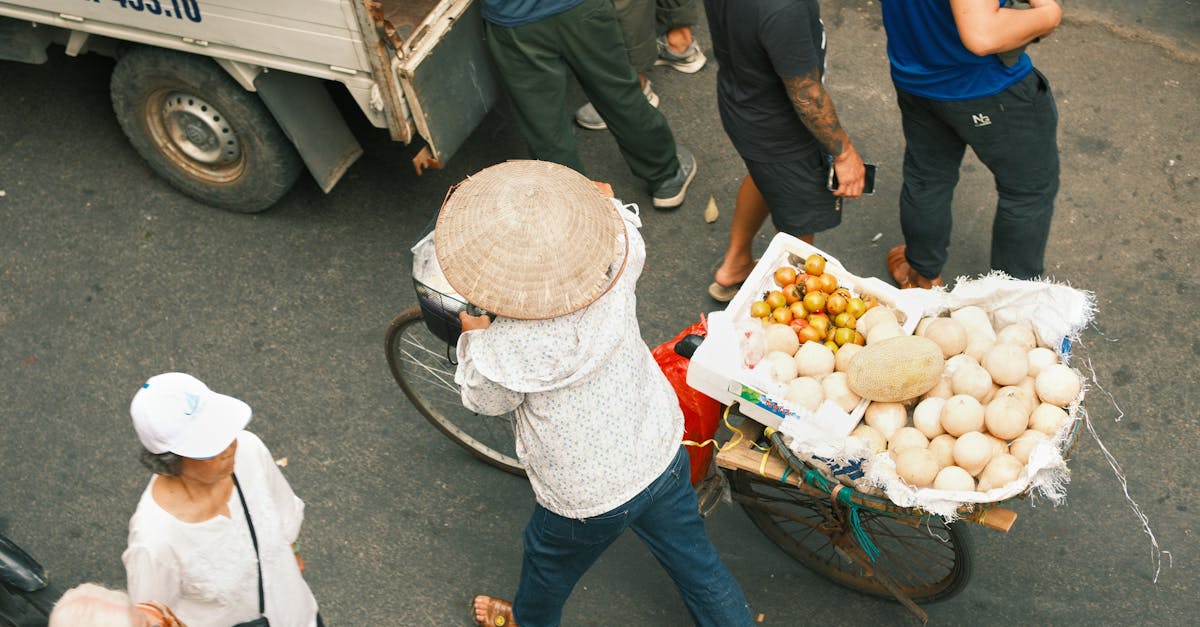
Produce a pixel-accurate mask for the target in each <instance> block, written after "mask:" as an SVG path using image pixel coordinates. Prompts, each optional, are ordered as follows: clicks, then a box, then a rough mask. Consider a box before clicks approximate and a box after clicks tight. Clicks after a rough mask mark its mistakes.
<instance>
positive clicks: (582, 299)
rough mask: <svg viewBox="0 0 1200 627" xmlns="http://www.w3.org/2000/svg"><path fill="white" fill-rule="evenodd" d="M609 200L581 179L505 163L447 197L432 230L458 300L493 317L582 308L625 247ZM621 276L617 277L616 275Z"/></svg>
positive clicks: (537, 164)
mask: <svg viewBox="0 0 1200 627" xmlns="http://www.w3.org/2000/svg"><path fill="white" fill-rule="evenodd" d="M624 228H625V226H624V221H623V220H621V217H620V215H619V214H618V213H617V209H616V207H615V206H614V205H613V203H612V202H611V201H610V200H609V199H608V198H605V197H604V196H603V195H602V194H601V193H600V191H599V190H598V189H596V186H595V185H594V184H593V183H592V182H591V181H589V180H588V179H587V178H586V177H584V176H583V175H582V174H580V173H578V172H576V171H575V170H572V169H570V168H568V167H566V166H562V165H558V164H556V163H549V162H545V161H507V162H505V163H500V164H497V165H494V166H491V167H489V168H486V169H484V170H481V171H480V172H478V173H476V174H474V175H472V176H470V177H468V178H467V179H466V180H465V181H463V182H462V183H459V185H458V186H457V188H456V189H453V190H451V193H450V196H449V197H448V198H447V199H446V202H445V203H444V204H443V205H442V210H441V213H440V214H439V215H438V220H437V226H436V231H435V232H434V248H435V250H436V251H437V259H438V263H439V264H440V265H441V267H442V272H443V273H444V274H445V276H446V281H447V282H449V283H450V285H451V287H453V288H454V290H455V291H457V292H458V293H459V294H461V295H462V296H463V297H464V298H466V299H467V301H468V302H470V303H471V304H473V305H476V306H478V307H482V308H483V309H485V310H487V311H489V312H491V313H494V314H496V315H499V316H505V317H508V318H519V319H524V320H540V319H544V318H553V317H556V316H562V315H565V314H568V313H571V312H573V311H577V310H579V309H582V308H583V307H585V306H587V305H589V304H590V303H592V302H593V301H595V300H596V299H597V298H599V297H600V296H601V295H602V294H603V293H604V292H605V291H606V290H607V289H608V287H609V285H610V284H611V283H612V281H613V280H614V279H615V276H610V273H609V269H610V267H611V266H612V265H613V263H614V262H616V261H620V262H621V263H620V267H621V268H624V257H623V256H624V255H625V254H626V250H625V248H618V245H617V236H618V234H620V233H623V232H624ZM616 274H619V271H618V272H617V273H616Z"/></svg>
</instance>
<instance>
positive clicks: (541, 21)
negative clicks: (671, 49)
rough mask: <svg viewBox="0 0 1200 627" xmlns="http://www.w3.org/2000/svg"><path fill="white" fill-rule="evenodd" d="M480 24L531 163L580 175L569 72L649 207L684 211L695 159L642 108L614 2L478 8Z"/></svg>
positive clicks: (508, 0) (495, 3) (487, 0)
mask: <svg viewBox="0 0 1200 627" xmlns="http://www.w3.org/2000/svg"><path fill="white" fill-rule="evenodd" d="M483 18H484V22H485V28H486V33H487V43H488V49H489V50H490V51H491V53H492V58H493V59H495V61H496V66H497V69H498V70H499V74H500V79H501V82H503V83H504V85H505V87H506V88H507V91H508V93H509V95H510V96H511V97H512V100H513V104H514V105H515V108H516V113H517V121H518V123H519V125H520V127H521V131H522V134H523V135H524V137H525V141H526V142H528V144H529V148H530V151H531V152H532V153H533V156H534V158H535V159H538V160H542V161H552V162H554V163H560V164H562V165H565V166H567V167H569V168H572V169H574V170H576V171H577V172H580V173H583V172H584V171H585V170H584V166H583V160H582V158H581V157H580V156H579V147H578V145H577V144H576V141H575V135H574V133H573V132H572V130H571V113H570V112H569V111H567V109H566V88H567V83H566V81H567V71H568V70H570V71H571V72H572V73H573V74H574V75H575V78H576V79H577V80H578V81H579V85H580V87H582V88H583V91H584V93H585V94H587V97H588V99H589V100H590V101H591V103H592V104H593V105H594V106H595V108H596V110H597V111H598V112H599V113H600V115H601V116H602V117H603V119H604V120H606V121H607V123H608V127H609V129H610V130H611V131H612V134H613V138H614V139H616V141H617V147H618V148H619V149H620V151H621V156H622V157H623V158H624V160H625V163H626V165H628V166H629V169H630V171H631V172H633V174H634V175H635V176H637V177H638V178H641V179H642V180H644V181H646V182H647V183H648V184H649V187H650V194H651V197H652V201H653V205H654V207H655V208H658V209H674V208H676V207H679V206H680V205H682V204H683V201H684V198H685V197H686V195H687V189H688V186H689V185H691V182H692V179H693V178H694V177H695V176H696V159H695V157H694V156H693V155H692V153H691V151H690V150H688V149H686V148H684V147H683V146H678V145H677V144H676V143H675V136H674V135H673V134H672V132H671V127H670V126H668V124H667V119H666V118H665V117H663V114H662V112H660V111H659V110H658V109H656V108H655V107H653V106H651V104H650V103H649V102H648V101H647V96H646V95H645V94H644V93H643V91H642V86H641V83H640V82H639V81H638V77H637V73H636V72H635V71H634V70H633V67H632V66H630V64H629V59H628V58H627V57H626V55H625V52H624V50H625V44H624V41H623V40H622V38H621V30H620V28H619V27H618V25H617V15H616V10H615V9H614V8H613V3H612V0H548V1H546V2H529V1H526V0H484V5H483Z"/></svg>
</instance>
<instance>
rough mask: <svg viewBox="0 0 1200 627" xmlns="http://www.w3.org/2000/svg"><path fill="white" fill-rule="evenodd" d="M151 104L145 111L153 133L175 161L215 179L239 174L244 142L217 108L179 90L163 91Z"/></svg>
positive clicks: (234, 176) (198, 173)
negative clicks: (242, 142) (242, 143)
mask: <svg viewBox="0 0 1200 627" xmlns="http://www.w3.org/2000/svg"><path fill="white" fill-rule="evenodd" d="M150 105H151V106H149V107H148V108H147V112H146V113H147V118H148V121H149V122H150V128H151V132H152V133H153V134H155V135H158V136H159V137H158V139H159V145H160V146H162V148H163V149H164V150H165V151H166V152H167V154H168V156H170V157H171V158H172V160H173V161H174V162H175V163H177V164H178V165H180V166H182V167H183V168H184V169H186V170H188V171H190V172H191V173H192V174H193V175H197V176H200V177H202V178H206V179H209V180H212V181H225V180H229V179H233V178H236V177H237V175H238V174H239V173H240V171H241V169H242V168H241V166H242V162H243V155H242V146H241V142H240V141H239V140H238V136H237V133H236V132H234V130H233V128H232V126H230V124H229V122H228V121H227V120H226V119H225V116H224V115H223V114H222V113H221V112H220V111H219V110H218V109H217V108H216V107H214V106H213V105H212V104H210V103H209V102H207V101H205V100H204V99H202V98H199V97H197V96H195V95H193V94H189V93H185V92H178V91H172V92H166V93H163V92H160V94H159V97H158V98H151V100H150ZM155 105H157V106H155Z"/></svg>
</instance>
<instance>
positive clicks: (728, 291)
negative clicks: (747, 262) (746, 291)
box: [708, 281, 742, 303]
mask: <svg viewBox="0 0 1200 627" xmlns="http://www.w3.org/2000/svg"><path fill="white" fill-rule="evenodd" d="M741 288H742V282H741V281H739V282H738V283H737V284H736V285H721V284H720V283H717V282H716V281H713V282H712V283H709V284H708V295H709V296H711V297H712V299H713V300H715V301H717V302H718V303H727V302H729V301H731V300H733V297H734V296H737V293H738V290H740V289H741Z"/></svg>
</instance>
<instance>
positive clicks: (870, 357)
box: [846, 335, 946, 403]
mask: <svg viewBox="0 0 1200 627" xmlns="http://www.w3.org/2000/svg"><path fill="white" fill-rule="evenodd" d="M945 367H946V361H945V360H944V359H942V349H941V348H940V347H939V346H938V345H937V344H936V343H935V342H934V341H933V340H930V339H929V338H924V337H918V336H915V335H904V336H900V337H894V338H889V339H886V340H884V341H882V342H879V343H877V344H870V343H868V344H867V345H866V346H865V347H863V349H862V350H861V351H859V352H858V354H857V355H855V356H854V360H853V361H852V362H850V368H849V369H848V370H847V371H846V377H847V383H848V384H849V385H850V389H851V390H853V391H854V393H855V394H857V395H859V396H861V397H863V398H866V399H869V400H872V401H883V402H886V403H899V402H901V401H906V400H908V399H911V398H916V397H918V396H920V395H922V394H924V393H925V392H928V391H929V390H930V389H931V388H932V387H933V386H934V385H935V384H936V383H937V382H938V380H940V379H941V377H942V370H943V369H945Z"/></svg>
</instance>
